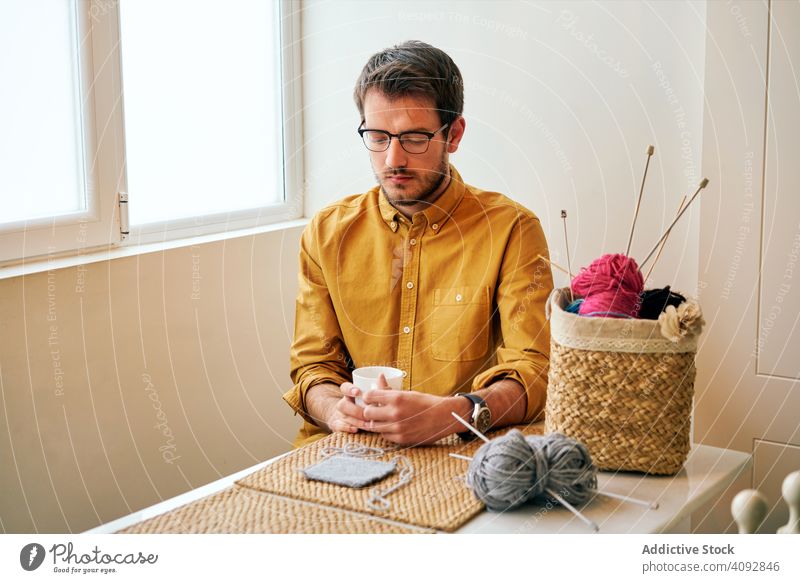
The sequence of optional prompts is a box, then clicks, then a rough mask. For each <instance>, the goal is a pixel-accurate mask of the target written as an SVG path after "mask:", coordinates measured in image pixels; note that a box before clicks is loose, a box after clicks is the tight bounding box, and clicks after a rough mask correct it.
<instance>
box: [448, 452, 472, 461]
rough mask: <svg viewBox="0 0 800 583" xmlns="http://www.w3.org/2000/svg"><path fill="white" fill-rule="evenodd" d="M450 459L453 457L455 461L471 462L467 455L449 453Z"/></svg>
mask: <svg viewBox="0 0 800 583" xmlns="http://www.w3.org/2000/svg"><path fill="white" fill-rule="evenodd" d="M450 457H454V458H457V459H460V460H467V461H468V462H471V461H472V458H471V457H469V456H468V455H461V454H458V453H451V454H450Z"/></svg>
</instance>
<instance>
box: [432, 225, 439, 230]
mask: <svg viewBox="0 0 800 583" xmlns="http://www.w3.org/2000/svg"><path fill="white" fill-rule="evenodd" d="M438 228H439V225H438V223H433V224H432V225H431V229H433V230H434V231H435V230H436V229H438Z"/></svg>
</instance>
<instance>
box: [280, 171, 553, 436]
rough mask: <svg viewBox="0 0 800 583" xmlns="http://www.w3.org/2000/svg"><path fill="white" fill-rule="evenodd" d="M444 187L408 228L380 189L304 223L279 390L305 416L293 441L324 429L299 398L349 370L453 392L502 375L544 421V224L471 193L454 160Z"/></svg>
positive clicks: (407, 386) (501, 200)
mask: <svg viewBox="0 0 800 583" xmlns="http://www.w3.org/2000/svg"><path fill="white" fill-rule="evenodd" d="M450 173H451V180H450V183H449V185H448V187H447V189H446V190H445V192H444V193H442V195H441V196H440V197H439V199H437V200H436V202H435V203H434V204H433V205H431V206H430V207H429V208H427V209H426V210H424V211H421V212H417V213H415V214H414V216H413V220H411V221H409V220H408V219H406V218H405V217H404V216H403V215H401V214H400V213H399V212H397V210H395V208H394V207H392V206H391V205H390V204H389V202H388V201H387V200H386V197H385V195H384V193H383V191H382V190H381V189H380V187H378V186H376V187H375V188H373V189H372V190H370V191H369V192H366V193H364V194H358V195H353V196H349V197H346V198H344V199H342V200H340V201H339V202H336V203H334V204H332V205H330V206H328V207H326V208H324V209H322V210H321V211H319V212H318V213H317V214H316V215H315V216H314V218H313V219H312V220H311V221H310V223H309V224H308V226H307V227H306V229H305V231H304V232H303V235H302V238H301V243H300V274H299V280H300V289H299V293H298V296H297V303H296V318H295V329H294V342H293V343H292V348H291V378H292V381H293V382H294V383H295V384H294V386H293V387H292V388H291V389H290V390H289V391H288V392H287V393H286V394H285V395H283V398H284V400H285V401H286V402H287V403H288V404H289V405H290V406H291V407H292V409H293V410H294V411H295V413H296V414H299V415H301V416H302V417H303V419H304V424H303V427H302V428H301V429H300V433H299V434H298V436H297V439H296V440H295V443H294V445H295V447H299V446H301V445H305V444H307V443H311V442H312V441H314V440H316V439H319V438H320V437H323V436H324V435H326V433H325V432H324V431H323V430H322V429H320V428H319V427H318V426H316V425H315V424H314V423H313V420H312V419H311V418H310V417H309V415H308V412H307V409H306V403H305V397H306V393H307V392H308V390H309V388H311V387H312V386H314V385H316V384H319V383H322V382H332V383H336V384H337V385H338V384H341V383H343V382H345V381H352V371H353V369H354V368H358V367H362V366H372V365H382V366H393V367H396V368H399V369H401V370H402V371H404V373H405V376H404V378H403V390H413V391H421V392H425V393H431V394H434V395H442V396H447V395H452V394H454V393H456V392H469V391H473V390H478V389H482V388H485V387H487V386H489V385H491V384H492V383H493V382H495V381H497V380H500V379H502V378H512V379H515V380H517V381H518V382H520V383H521V384H522V385H523V386H524V387H525V390H526V393H527V411H526V415H525V421H532V420H534V419H538V418H540V417H541V416H542V415H543V412H544V405H545V397H546V390H547V368H548V361H549V343H550V329H549V325H548V322H547V320H546V319H545V313H544V306H545V302H546V300H547V297H548V295H549V294H550V291H551V290H552V288H553V281H552V274H551V273H550V266H549V265H548V264H547V263H546V262H545V261H543V260H541V259H538V258H537V255H540V254H541V255H542V256H544V257H548V258H549V254H548V250H547V242H546V240H545V237H544V232H543V231H542V227H541V224H540V223H539V219H538V218H537V217H536V216H535V215H534V214H533V213H532V212H531V211H529V210H528V209H526V208H524V207H523V206H521V205H519V204H517V203H516V202H514V201H512V200H510V199H509V198H507V197H506V196H504V195H502V194H500V193H497V192H487V191H483V190H480V189H478V188H475V187H472V186H469V185H466V184H464V183H463V182H462V180H461V176H460V175H459V174H458V172H457V171H456V169H455V168H454V167H453V166H450Z"/></svg>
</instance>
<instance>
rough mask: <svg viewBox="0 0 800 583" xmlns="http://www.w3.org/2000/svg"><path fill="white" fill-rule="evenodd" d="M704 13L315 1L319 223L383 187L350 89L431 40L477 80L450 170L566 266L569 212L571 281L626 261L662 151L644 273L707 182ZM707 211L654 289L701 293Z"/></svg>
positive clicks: (666, 8) (312, 78)
mask: <svg viewBox="0 0 800 583" xmlns="http://www.w3.org/2000/svg"><path fill="white" fill-rule="evenodd" d="M705 11H706V6H705V2H669V3H666V2H665V3H652V4H645V3H639V2H603V3H597V4H594V3H576V2H553V3H549V2H542V3H528V2H525V3H522V2H496V1H495V2H477V1H476V2H455V1H451V2H437V3H432V2H372V1H370V2H367V1H335V2H330V1H328V2H324V1H316V0H312V1H309V2H306V4H305V11H304V15H303V39H304V40H303V43H304V44H303V64H304V69H305V75H304V79H303V81H304V107H305V111H304V115H305V122H304V123H305V143H306V159H305V164H306V169H307V170H306V175H307V192H306V197H307V198H306V201H307V205H306V209H307V213H308V214H313V212H315V211H317V210H319V209H320V208H322V207H323V206H325V205H326V204H328V203H330V202H332V201H334V200H336V199H338V198H340V197H342V196H344V195H347V194H352V193H356V192H363V191H364V190H366V189H368V188H370V187H371V186H372V185H374V184H375V180H374V178H373V175H372V172H371V169H370V167H369V162H368V157H367V154H366V151H365V150H364V148H363V145H362V144H361V142H360V141H359V139H358V136H357V134H356V132H355V130H356V127H357V126H358V123H359V119H358V114H357V111H356V108H355V105H354V104H353V100H352V91H353V85H354V83H355V80H356V77H357V76H358V73H359V72H360V70H361V67H362V66H363V64H364V63H365V62H366V60H367V58H368V57H369V56H370V55H371V54H373V53H374V52H376V51H378V50H380V49H382V48H385V47H387V46H390V45H392V44H395V43H398V42H401V41H403V40H408V39H419V40H424V41H426V42H429V43H431V44H433V45H435V46H438V47H439V48H442V49H443V50H445V51H447V52H448V53H449V54H450V55H451V56H452V57H453V59H454V60H455V62H456V64H458V66H459V68H460V69H461V72H462V74H463V76H464V83H465V111H464V115H465V117H466V120H467V133H466V136H465V138H464V141H463V142H462V145H461V148H460V149H459V151H458V152H457V153H456V154H455V155H454V156H452V157H451V161H452V162H453V163H454V164H455V165H456V166H457V168H458V169H459V171H460V172H461V174H462V176H463V177H464V179H465V180H466V181H467V182H468V183H470V184H474V185H475V186H479V187H481V188H485V189H494V190H499V191H501V192H504V193H506V194H508V195H510V196H511V197H512V198H515V199H516V200H518V201H520V202H521V203H523V204H524V205H526V206H527V207H529V208H530V209H531V210H533V211H534V212H535V213H537V214H538V215H539V216H540V217H541V219H542V223H543V225H544V227H545V231H546V233H547V235H548V240H549V242H550V247H551V254H552V256H553V258H554V259H556V260H558V261H561V262H564V263H565V262H566V259H565V252H564V239H563V228H562V225H561V221H560V218H559V211H560V209H562V208H565V209H567V210H568V213H569V230H570V246H571V253H572V264H573V267H574V268H575V267H579V266H583V265H587V264H588V263H589V262H591V261H592V260H593V259H594V258H596V257H598V256H599V255H600V254H602V253H607V252H624V250H625V246H626V244H627V238H628V230H629V227H630V222H631V217H632V215H633V209H634V206H635V200H636V196H637V194H638V190H639V184H640V181H641V175H642V171H643V168H644V162H645V150H646V148H647V145H648V144H653V145H654V146H655V147H656V157H655V158H654V159H653V161H652V163H651V167H650V173H649V178H648V186H647V188H646V191H645V197H644V201H643V208H642V211H641V213H640V217H639V221H638V227H637V236H636V238H635V239H634V246H633V255H634V256H635V257H638V258H640V259H642V258H644V255H646V253H647V251H648V250H649V249H650V247H652V245H653V244H654V243H655V240H656V239H657V238H658V234H660V232H661V231H662V230H663V228H664V227H666V225H668V224H669V222H670V221H671V220H672V218H673V217H674V215H675V213H676V210H677V207H678V204H679V202H680V199H681V196H682V195H683V194H685V193H687V192H689V191H690V190H692V191H693V190H694V188H693V187H694V186H695V185H696V184H697V182H699V180H700V178H701V176H700V161H701V150H702V111H703V77H704V70H703V67H704V44H705ZM697 210H698V209H697V208H694V210H693V212H692V213H691V215H692V216H686V217H684V219H683V220H682V222H681V223H680V225H679V227H678V228H677V229H676V230H675V231H673V236H672V238H671V242H670V244H669V245H668V246H667V248H666V251H665V253H664V255H663V256H662V259H661V260H660V262H659V264H658V267H657V268H656V271H655V272H654V277H653V279H652V280H651V283H652V284H653V285H659V286H660V285H666V284H672V285H673V286H674V287H676V288H678V289H682V290H684V291H687V292H689V293H694V292H695V288H696V285H697V249H698V226H697V221H696V219H695V215H696V213H697ZM558 277H559V279H558V280H557V283H559V284H562V285H565V284H566V279H565V278H561V277H560V276H558Z"/></svg>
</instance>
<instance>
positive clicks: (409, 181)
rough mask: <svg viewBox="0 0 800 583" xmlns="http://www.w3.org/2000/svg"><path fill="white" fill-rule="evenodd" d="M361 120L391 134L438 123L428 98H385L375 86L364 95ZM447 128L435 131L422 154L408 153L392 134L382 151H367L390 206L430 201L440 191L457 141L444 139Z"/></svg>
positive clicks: (430, 129)
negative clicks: (362, 117)
mask: <svg viewBox="0 0 800 583" xmlns="http://www.w3.org/2000/svg"><path fill="white" fill-rule="evenodd" d="M364 120H365V122H364V127H366V128H369V129H371V130H385V131H387V132H390V133H392V134H399V133H401V132H409V131H424V132H434V131H436V130H437V129H438V128H439V127H441V125H442V123H441V121H440V118H439V113H438V112H437V111H436V105H435V104H434V102H433V100H432V99H430V98H426V97H414V96H408V97H397V98H389V97H387V96H386V95H384V94H383V93H381V92H379V91H375V90H373V91H369V92H368V93H367V95H366V97H365V98H364ZM459 121H460V120H457V122H459ZM460 124H463V121H460V123H456V122H454V124H453V125H456V126H457V129H460V128H461V125H460ZM450 129H451V128H450V127H447V128H445V129H444V130H442V131H440V132H439V133H437V134H436V135H435V136H434V137H433V139H432V140H431V142H430V145H429V147H428V151H427V152H425V153H424V154H409V153H408V152H406V151H405V150H404V149H403V147H402V146H401V145H400V142H399V141H398V140H397V138H392V141H391V144H390V145H389V149H388V150H386V151H385V152H372V151H370V153H369V154H370V162H371V164H372V170H373V172H374V173H375V178H376V180H377V181H378V183H379V184H380V185H381V187H382V188H383V191H384V192H385V193H386V196H387V198H388V199H389V202H390V203H391V204H392V205H393V206H395V207H398V208H399V209H401V210H402V208H403V207H405V208H410V207H413V206H415V205H418V204H419V203H420V202H432V201H433V200H435V199H436V198H437V197H438V196H439V194H441V191H442V190H443V189H444V187H445V185H446V179H447V178H448V175H449V166H448V154H449V152H455V149H456V147H457V141H456V144H455V145H454V144H453V143H452V142H453V140H451V141H450V143H448V142H447V135H448V132H449V131H450ZM462 132H463V129H462ZM458 138H459V139H460V134H459V136H458Z"/></svg>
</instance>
